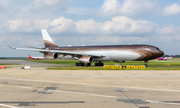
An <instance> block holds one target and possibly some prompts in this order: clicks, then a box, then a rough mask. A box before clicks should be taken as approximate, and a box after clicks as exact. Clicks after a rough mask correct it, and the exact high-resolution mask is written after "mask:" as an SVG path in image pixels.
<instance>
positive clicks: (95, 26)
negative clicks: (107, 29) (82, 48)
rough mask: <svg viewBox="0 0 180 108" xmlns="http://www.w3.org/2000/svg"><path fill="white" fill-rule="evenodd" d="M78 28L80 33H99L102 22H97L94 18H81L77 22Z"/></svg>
mask: <svg viewBox="0 0 180 108" xmlns="http://www.w3.org/2000/svg"><path fill="white" fill-rule="evenodd" d="M75 24H76V30H77V32H79V33H97V31H99V28H100V26H101V23H97V22H95V21H94V20H93V19H88V20H80V21H77V22H76V23H75Z"/></svg>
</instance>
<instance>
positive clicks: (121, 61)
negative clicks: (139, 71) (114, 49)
mask: <svg viewBox="0 0 180 108" xmlns="http://www.w3.org/2000/svg"><path fill="white" fill-rule="evenodd" d="M114 62H118V63H125V62H126V61H124V60H114Z"/></svg>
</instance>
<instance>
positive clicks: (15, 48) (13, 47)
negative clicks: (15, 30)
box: [7, 44, 16, 49]
mask: <svg viewBox="0 0 180 108" xmlns="http://www.w3.org/2000/svg"><path fill="white" fill-rule="evenodd" d="M7 46H8V47H9V48H11V49H16V48H14V47H12V46H10V45H9V44H7Z"/></svg>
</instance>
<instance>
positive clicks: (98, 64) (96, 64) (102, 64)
mask: <svg viewBox="0 0 180 108" xmlns="http://www.w3.org/2000/svg"><path fill="white" fill-rule="evenodd" d="M94 66H104V63H101V62H99V63H95V64H94Z"/></svg>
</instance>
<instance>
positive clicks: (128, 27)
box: [101, 16, 156, 35]
mask: <svg viewBox="0 0 180 108" xmlns="http://www.w3.org/2000/svg"><path fill="white" fill-rule="evenodd" d="M155 29H156V25H155V24H154V23H152V22H150V21H147V20H133V19H131V18H129V17H126V16H116V17H113V18H112V20H111V21H106V22H105V23H103V24H102V26H101V30H102V31H103V32H104V33H107V34H114V33H115V34H121V35H124V34H126V35H127V34H141V33H150V32H154V30H155Z"/></svg>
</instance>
